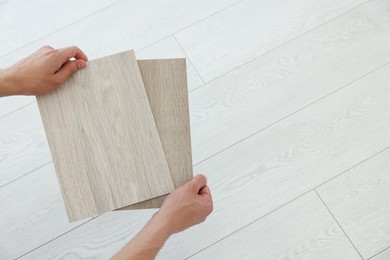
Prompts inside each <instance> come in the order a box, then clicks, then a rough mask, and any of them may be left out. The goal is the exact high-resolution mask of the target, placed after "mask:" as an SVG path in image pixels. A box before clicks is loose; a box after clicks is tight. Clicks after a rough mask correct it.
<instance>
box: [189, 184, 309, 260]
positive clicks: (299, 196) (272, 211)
mask: <svg viewBox="0 0 390 260" xmlns="http://www.w3.org/2000/svg"><path fill="white" fill-rule="evenodd" d="M311 191H313V189H310V190H308V191H306V192H304V193H302V194H301V195H298V196H297V197H295V198H293V199H292V200H290V201H288V202H286V203H284V204H282V205H281V206H279V207H277V208H275V209H273V210H271V211H270V212H268V213H266V214H264V215H262V216H261V217H259V218H257V219H255V220H253V221H251V222H250V223H248V224H246V225H244V226H242V227H241V228H239V229H237V230H235V231H233V232H232V233H230V234H229V235H227V236H224V237H222V238H221V239H218V240H217V241H215V242H213V243H211V244H210V245H208V246H207V247H205V248H203V249H202V250H199V251H198V252H196V253H194V254H192V255H190V256H188V257H186V258H185V259H190V258H191V257H193V256H195V255H197V254H199V253H200V252H202V251H204V250H206V249H207V248H210V247H211V246H213V245H215V244H217V243H219V242H220V241H222V240H224V239H226V238H228V237H230V236H231V235H234V234H235V233H237V232H239V231H240V230H242V229H244V228H246V227H248V226H250V225H252V224H253V223H255V222H257V221H259V220H261V219H262V218H264V217H267V216H268V215H270V214H272V213H274V212H275V211H277V210H279V209H281V208H283V207H284V206H286V205H287V204H290V203H291V202H294V201H295V200H297V199H299V198H301V197H303V196H305V195H306V194H308V193H310V192H311Z"/></svg>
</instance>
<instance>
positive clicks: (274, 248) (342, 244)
mask: <svg viewBox="0 0 390 260" xmlns="http://www.w3.org/2000/svg"><path fill="white" fill-rule="evenodd" d="M287 216H288V217H287ZM244 241H245V242H244ZM189 259H224V260H228V259H232V260H233V259H269V260H271V259H344V260H351V259H355V260H361V257H360V256H359V254H358V253H357V252H356V250H355V248H353V246H352V245H351V243H350V242H349V240H348V239H347V237H346V236H345V234H344V233H343V231H342V230H341V229H340V227H339V226H338V225H337V223H336V222H335V221H334V220H333V218H332V216H331V215H330V214H329V212H328V211H327V209H326V208H325V206H324V205H323V204H322V202H321V201H320V199H319V198H318V196H317V194H315V192H310V193H308V194H306V195H304V196H303V197H301V198H299V199H297V200H295V201H293V202H291V203H290V204H288V205H286V206H285V207H283V208H281V209H278V210H277V211H275V212H273V213H271V214H270V215H268V216H265V217H264V218H262V219H260V220H258V221H256V222H254V223H252V224H250V225H249V226H246V227H245V228H243V229H241V230H239V231H238V232H236V233H234V234H232V235H231V236H229V237H227V238H225V239H223V240H221V241H219V242H218V243H216V244H214V245H212V246H211V247H209V248H207V249H205V250H204V251H202V252H200V253H198V254H196V255H195V256H194V257H190V258H189Z"/></svg>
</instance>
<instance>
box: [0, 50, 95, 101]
mask: <svg viewBox="0 0 390 260" xmlns="http://www.w3.org/2000/svg"><path fill="white" fill-rule="evenodd" d="M87 61H88V58H87V56H86V55H85V54H84V53H83V52H82V51H81V50H80V49H79V48H77V47H75V46H72V47H67V48H63V49H53V48H52V47H49V46H44V47H42V48H41V49H39V50H38V51H36V52H35V53H33V54H31V55H30V56H29V57H27V58H25V59H23V60H21V61H19V62H18V63H16V64H15V65H13V66H12V67H10V68H7V69H4V70H1V71H0V96H8V95H41V94H46V93H49V92H50V91H52V90H54V89H56V88H58V87H60V86H61V85H62V83H64V81H65V80H66V79H68V78H69V77H70V76H71V75H72V74H74V73H75V72H76V71H78V70H79V69H82V68H85V66H86V65H87V63H86V62H87Z"/></svg>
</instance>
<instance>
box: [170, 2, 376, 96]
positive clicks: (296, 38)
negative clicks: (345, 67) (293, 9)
mask: <svg viewBox="0 0 390 260" xmlns="http://www.w3.org/2000/svg"><path fill="white" fill-rule="evenodd" d="M371 1H374V0H367V1H366V2H364V3H361V4H359V5H357V6H355V7H354V8H352V9H349V10H347V11H345V12H344V13H342V14H340V15H338V16H336V17H334V18H332V19H330V20H329V21H326V22H324V23H322V24H320V25H318V26H316V27H314V28H313V29H310V30H309V31H307V32H304V33H302V34H300V35H298V36H297V37H295V38H293V39H291V40H289V41H286V42H284V43H282V44H281V45H278V46H276V47H274V48H272V49H270V50H268V51H266V52H265V53H263V54H261V55H258V56H256V57H254V58H252V59H250V60H248V61H246V62H244V63H243V64H241V65H239V66H237V67H235V68H233V69H231V70H229V71H226V72H224V73H222V74H221V75H219V76H217V77H215V78H213V79H212V80H209V81H206V82H205V85H203V86H206V85H208V84H209V83H211V82H213V81H215V80H217V79H219V78H222V77H223V76H225V75H227V74H229V73H231V72H233V71H235V70H237V69H239V68H241V67H243V66H245V65H248V64H250V63H252V62H254V61H255V60H257V59H258V58H260V57H263V56H265V55H267V54H268V53H270V52H272V51H275V50H278V49H279V48H281V47H283V46H285V45H287V44H289V43H291V42H293V41H296V40H298V39H299V38H301V37H303V36H305V35H306V34H309V33H311V32H313V31H315V30H317V29H318V28H320V27H322V26H325V25H326V24H328V23H330V22H332V21H333V20H336V19H338V18H340V17H341V16H344V15H346V14H348V13H349V12H351V11H353V10H355V9H357V8H359V7H361V6H362V5H365V4H368V3H369V2H371ZM179 32H180V31H179ZM177 33H178V32H176V33H175V34H177ZM193 66H194V68H196V67H195V65H193ZM203 86H199V87H197V88H195V89H199V88H201V87H203ZM195 89H194V90H195Z"/></svg>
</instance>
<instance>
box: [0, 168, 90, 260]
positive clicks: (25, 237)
mask: <svg viewBox="0 0 390 260" xmlns="http://www.w3.org/2000/svg"><path fill="white" fill-rule="evenodd" d="M0 201H1V203H0V212H1V218H0V230H1V236H0V256H1V259H15V258H16V257H18V256H20V255H22V254H24V253H27V252H28V251H30V250H33V249H35V248H36V247H38V246H40V245H42V244H43V243H46V242H47V241H50V240H52V239H54V238H56V237H57V236H59V235H61V234H63V233H64V232H66V231H69V230H71V229H72V228H75V227H77V226H78V225H80V224H82V223H84V221H81V222H74V223H72V224H69V222H68V218H67V216H66V212H65V207H64V204H63V200H62V197H61V193H60V187H59V186H58V182H57V178H56V173H55V171H54V166H53V164H52V163H50V164H48V165H46V166H43V167H42V168H40V169H38V170H36V171H34V172H33V173H31V174H28V175H26V176H25V177H23V178H21V179H19V180H18V181H16V182H13V183H10V184H9V185H7V186H6V187H2V188H0Z"/></svg>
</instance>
